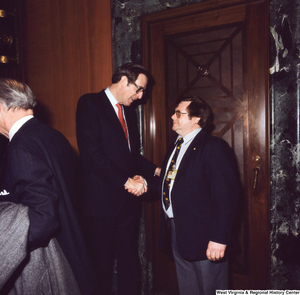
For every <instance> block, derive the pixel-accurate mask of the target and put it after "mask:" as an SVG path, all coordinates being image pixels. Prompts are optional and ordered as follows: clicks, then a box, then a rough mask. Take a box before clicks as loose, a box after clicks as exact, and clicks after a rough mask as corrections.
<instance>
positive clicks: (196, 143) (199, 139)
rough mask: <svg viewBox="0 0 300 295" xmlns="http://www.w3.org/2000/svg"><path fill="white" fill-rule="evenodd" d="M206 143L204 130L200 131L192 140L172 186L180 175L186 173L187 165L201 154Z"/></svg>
mask: <svg viewBox="0 0 300 295" xmlns="http://www.w3.org/2000/svg"><path fill="white" fill-rule="evenodd" d="M206 141H207V133H206V132H205V131H204V130H201V131H200V132H199V133H198V134H197V135H196V137H195V138H194V139H193V141H192V142H191V144H190V146H189V147H188V149H187V150H186V152H185V154H184V156H183V158H182V160H181V163H180V166H179V169H178V171H177V175H176V178H175V182H174V185H175V184H176V182H177V181H178V180H179V179H180V177H181V175H182V174H183V173H184V172H185V171H186V169H187V166H188V164H189V163H190V162H191V161H193V159H194V158H195V156H196V154H197V155H199V153H202V151H203V148H204V146H205V143H206Z"/></svg>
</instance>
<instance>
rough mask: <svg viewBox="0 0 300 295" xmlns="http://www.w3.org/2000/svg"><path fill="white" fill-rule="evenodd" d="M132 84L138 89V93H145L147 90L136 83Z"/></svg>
mask: <svg viewBox="0 0 300 295" xmlns="http://www.w3.org/2000/svg"><path fill="white" fill-rule="evenodd" d="M132 84H133V85H134V86H135V87H136V88H137V89H136V93H140V92H141V91H143V93H145V91H146V89H144V88H143V87H141V86H138V85H136V84H135V83H134V82H132Z"/></svg>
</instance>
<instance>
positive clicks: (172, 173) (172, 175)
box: [167, 170, 177, 180]
mask: <svg viewBox="0 0 300 295" xmlns="http://www.w3.org/2000/svg"><path fill="white" fill-rule="evenodd" d="M176 174H177V170H172V171H169V172H168V175H167V178H168V179H171V180H174V179H175V177H176Z"/></svg>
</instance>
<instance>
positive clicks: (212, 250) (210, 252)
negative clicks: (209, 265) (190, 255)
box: [206, 241, 226, 261]
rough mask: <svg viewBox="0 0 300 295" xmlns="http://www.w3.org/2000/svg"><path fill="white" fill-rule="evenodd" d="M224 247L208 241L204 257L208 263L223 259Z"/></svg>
mask: <svg viewBox="0 0 300 295" xmlns="http://www.w3.org/2000/svg"><path fill="white" fill-rule="evenodd" d="M225 249H226V245H223V244H219V243H215V242H212V241H210V242H209V243H208V246H207V250H206V256H207V258H208V260H210V261H217V260H220V259H222V258H223V257H224V254H225Z"/></svg>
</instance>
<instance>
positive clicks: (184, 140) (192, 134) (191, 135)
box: [175, 127, 202, 145]
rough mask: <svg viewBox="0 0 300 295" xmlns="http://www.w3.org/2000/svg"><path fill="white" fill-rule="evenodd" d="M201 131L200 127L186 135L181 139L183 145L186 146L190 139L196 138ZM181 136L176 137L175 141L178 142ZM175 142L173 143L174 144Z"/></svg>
mask: <svg viewBox="0 0 300 295" xmlns="http://www.w3.org/2000/svg"><path fill="white" fill-rule="evenodd" d="M201 130H202V128H201V127H199V128H197V129H195V130H193V131H192V132H190V133H188V134H187V135H186V136H185V137H183V145H186V144H188V143H189V142H190V141H191V140H192V139H194V138H195V137H196V135H197V134H198V133H199V132H200V131H201ZM180 137H181V136H180V135H178V137H177V139H176V142H177V141H178V139H179V138H180ZM176 142H175V143H176Z"/></svg>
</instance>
